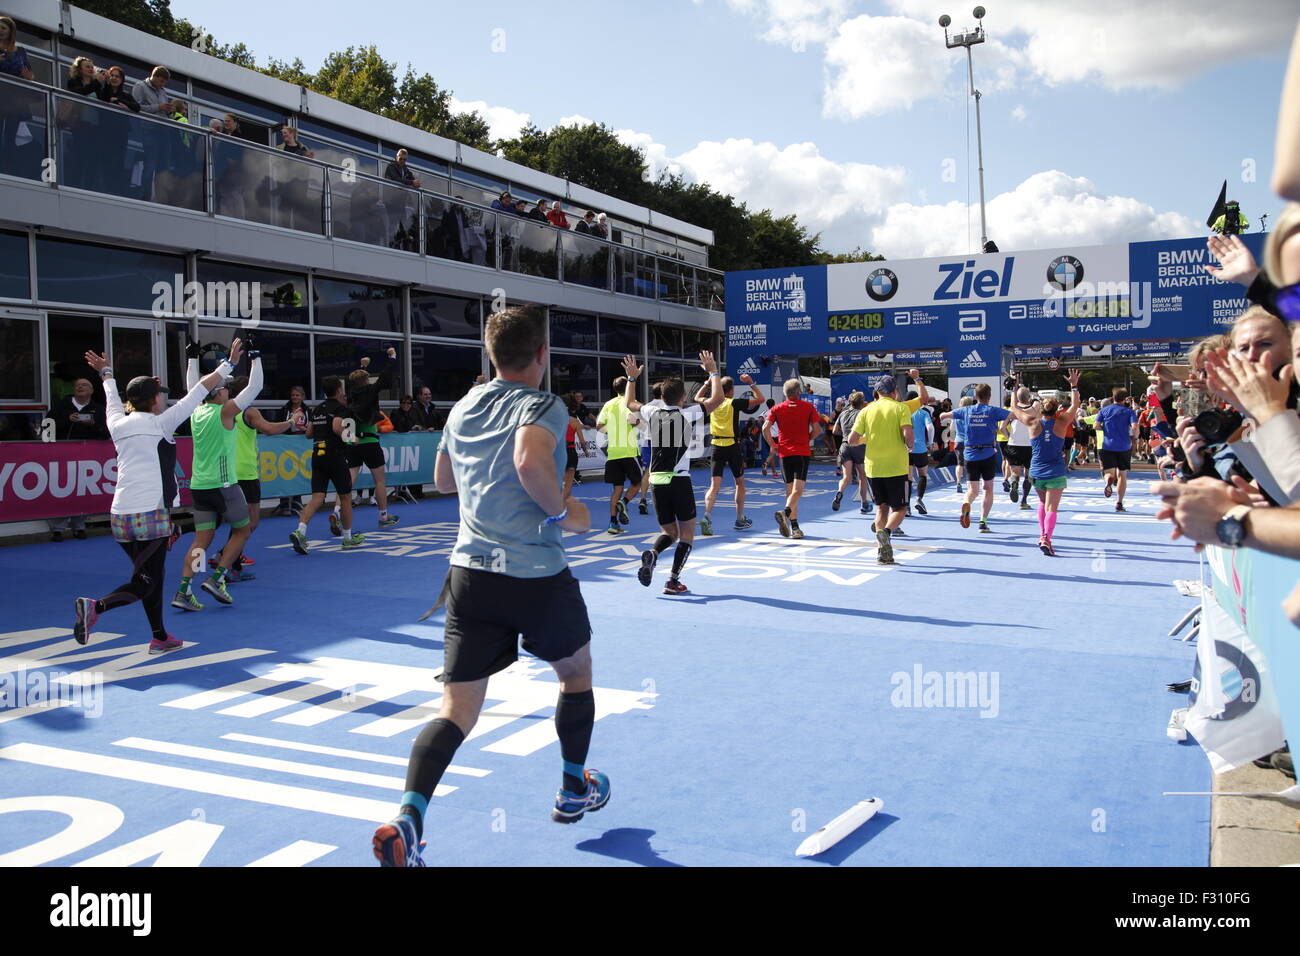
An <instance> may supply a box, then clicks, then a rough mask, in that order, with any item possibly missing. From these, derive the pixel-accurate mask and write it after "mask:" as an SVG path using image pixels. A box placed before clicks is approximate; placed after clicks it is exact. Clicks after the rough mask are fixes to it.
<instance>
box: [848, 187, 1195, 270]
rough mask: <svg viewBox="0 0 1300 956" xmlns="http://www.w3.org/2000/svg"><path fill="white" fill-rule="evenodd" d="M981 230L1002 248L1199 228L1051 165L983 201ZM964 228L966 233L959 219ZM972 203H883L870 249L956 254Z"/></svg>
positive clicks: (1138, 237) (1133, 238) (899, 254)
mask: <svg viewBox="0 0 1300 956" xmlns="http://www.w3.org/2000/svg"><path fill="white" fill-rule="evenodd" d="M987 213H988V229H989V237H990V238H992V239H993V240H994V241H995V242H997V244H998V246H999V248H1001V249H1002V250H1003V251H1004V252H1010V251H1012V250H1015V249H1034V248H1039V249H1042V248H1051V247H1053V246H1070V245H1105V244H1108V243H1121V242H1138V241H1142V240H1148V239H1166V238H1171V237H1176V236H1195V235H1200V234H1201V233H1202V232H1203V231H1204V230H1203V229H1201V228H1200V227H1199V224H1198V223H1196V222H1194V221H1192V220H1191V219H1189V218H1188V217H1187V216H1184V215H1182V214H1181V213H1176V212H1158V211H1157V210H1156V209H1154V208H1152V207H1151V206H1150V205H1149V204H1147V203H1144V202H1142V201H1140V200H1138V199H1134V198H1132V197H1129V196H1106V195H1103V194H1101V193H1100V192H1099V191H1098V189H1097V187H1096V185H1095V184H1093V183H1092V182H1091V181H1090V180H1088V179H1085V178H1083V177H1078V176H1070V175H1068V174H1066V173H1063V172H1061V171H1059V170H1048V171H1046V172H1041V173H1035V174H1034V175H1033V176H1030V177H1029V178H1028V179H1026V180H1025V181H1024V182H1022V183H1021V184H1020V185H1019V186H1017V187H1016V188H1015V189H1013V190H1012V191H1011V192H1007V193H1002V194H1000V195H998V196H994V197H993V198H992V199H991V200H989V202H988V207H987ZM968 224H969V228H970V232H969V235H970V236H971V237H972V238H971V240H970V241H969V242H968V240H967V235H968V231H967V227H968ZM978 234H979V207H978V206H972V207H971V209H970V210H969V213H968V210H967V207H966V204H965V203H962V202H950V203H945V204H942V205H928V206H918V205H913V204H911V203H896V204H894V205H891V206H890V207H889V208H888V209H887V210H886V211H885V214H884V216H883V218H882V219H881V220H880V221H879V222H878V223H877V224H876V225H874V227H873V228H871V230H870V235H871V241H870V243H869V244H868V246H867V247H868V248H870V249H871V250H872V251H873V252H879V253H881V254H883V255H886V256H889V257H890V258H912V257H923V256H945V255H960V254H962V253H965V252H969V251H971V249H972V247H973V246H975V245H978V243H979V236H978Z"/></svg>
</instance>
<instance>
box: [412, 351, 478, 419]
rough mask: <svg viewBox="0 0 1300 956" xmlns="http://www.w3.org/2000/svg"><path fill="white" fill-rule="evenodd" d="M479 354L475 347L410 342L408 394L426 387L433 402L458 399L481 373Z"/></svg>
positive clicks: (463, 395) (462, 396)
mask: <svg viewBox="0 0 1300 956" xmlns="http://www.w3.org/2000/svg"><path fill="white" fill-rule="evenodd" d="M482 362H483V358H482V353H481V352H480V351H479V350H478V349H477V348H462V347H459V346H455V345H436V344H434V343H432V342H412V343H411V379H412V382H411V394H412V395H414V394H416V392H417V391H418V390H419V389H421V388H425V387H428V389H429V391H431V392H432V393H433V401H435V402H439V403H443V404H445V403H447V402H458V401H460V400H461V399H462V398H464V397H465V393H466V392H468V391H469V390H470V387H471V386H472V385H473V384H474V379H476V378H478V376H479V375H481V374H482V372H483V365H482Z"/></svg>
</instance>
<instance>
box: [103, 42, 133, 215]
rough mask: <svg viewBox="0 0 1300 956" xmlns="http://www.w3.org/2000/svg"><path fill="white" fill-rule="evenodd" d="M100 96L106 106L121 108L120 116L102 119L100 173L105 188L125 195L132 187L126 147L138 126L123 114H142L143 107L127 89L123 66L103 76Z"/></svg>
mask: <svg viewBox="0 0 1300 956" xmlns="http://www.w3.org/2000/svg"><path fill="white" fill-rule="evenodd" d="M98 96H99V98H100V99H101V100H103V101H104V102H105V103H111V104H112V105H113V106H116V107H117V108H118V114H117V115H115V114H113V113H111V112H105V113H103V114H102V115H101V116H100V117H99V122H100V135H99V139H98V142H99V143H100V144H102V147H103V150H102V155H101V156H100V157H99V160H100V173H101V176H102V181H103V184H104V186H105V187H106V188H107V190H108V192H110V193H112V194H113V195H115V196H125V195H126V194H127V190H128V189H130V185H131V170H130V168H129V167H128V166H127V165H126V162H125V159H126V144H127V140H128V139H129V138H130V136H131V128H132V127H133V126H135V125H138V124H135V123H134V122H133V121H132V120H131V119H129V118H128V117H126V116H123V115H120V114H122V113H138V112H140V104H139V103H137V102H136V101H135V97H134V96H132V95H131V91H130V90H129V89H127V86H126V72H125V71H124V70H123V69H122V68H121V67H120V66H110V67H109V68H108V69H107V70H106V71H105V73H104V83H103V85H101V86H100V88H99V93H98Z"/></svg>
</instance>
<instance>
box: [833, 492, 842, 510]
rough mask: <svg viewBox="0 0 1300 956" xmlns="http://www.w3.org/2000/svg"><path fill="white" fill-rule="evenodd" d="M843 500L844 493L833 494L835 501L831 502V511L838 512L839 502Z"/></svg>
mask: <svg viewBox="0 0 1300 956" xmlns="http://www.w3.org/2000/svg"><path fill="white" fill-rule="evenodd" d="M843 500H844V492H842V491H837V492H835V500H834V501H832V502H831V511H839V510H840V502H841V501H843Z"/></svg>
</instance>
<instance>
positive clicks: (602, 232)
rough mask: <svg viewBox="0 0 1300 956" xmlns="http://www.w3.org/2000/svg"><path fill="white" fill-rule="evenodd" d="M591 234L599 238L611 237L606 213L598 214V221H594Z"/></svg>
mask: <svg viewBox="0 0 1300 956" xmlns="http://www.w3.org/2000/svg"><path fill="white" fill-rule="evenodd" d="M591 234H592V235H593V236H595V237H596V238H597V239H608V238H609V222H608V221H607V220H606V219H605V214H604V213H603V212H602V213H601V214H600V215H599V216H597V217H596V221H595V222H594V223H592V226H591Z"/></svg>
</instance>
